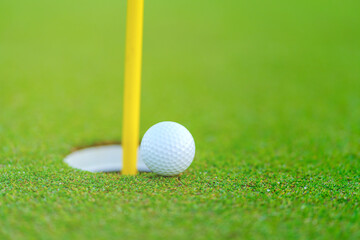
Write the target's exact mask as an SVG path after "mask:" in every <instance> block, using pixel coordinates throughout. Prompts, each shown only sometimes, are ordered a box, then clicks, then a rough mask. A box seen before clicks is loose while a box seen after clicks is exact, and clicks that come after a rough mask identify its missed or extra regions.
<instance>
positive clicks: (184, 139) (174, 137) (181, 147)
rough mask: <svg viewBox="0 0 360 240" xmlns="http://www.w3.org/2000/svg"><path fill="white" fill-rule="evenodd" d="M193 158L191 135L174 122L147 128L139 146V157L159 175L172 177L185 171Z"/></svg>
mask: <svg viewBox="0 0 360 240" xmlns="http://www.w3.org/2000/svg"><path fill="white" fill-rule="evenodd" d="M194 156H195V142H194V139H193V137H192V136H191V133H190V132H189V131H188V130H187V129H186V128H185V127H184V126H182V125H180V124H178V123H175V122H160V123H157V124H155V125H154V126H152V127H151V128H149V130H147V132H146V133H145V135H144V137H143V139H142V141H141V146H140V157H141V159H142V160H143V161H144V163H145V164H146V166H147V167H148V168H149V169H150V170H151V171H153V172H154V173H157V174H159V175H163V176H174V175H178V174H180V173H182V172H183V171H185V170H186V169H187V168H188V167H189V166H190V164H191V163H192V161H193V160H194Z"/></svg>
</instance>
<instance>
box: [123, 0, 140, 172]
mask: <svg viewBox="0 0 360 240" xmlns="http://www.w3.org/2000/svg"><path fill="white" fill-rule="evenodd" d="M143 12H144V0H128V2H127V18H126V49H125V86H124V110H123V111H124V112H123V130H122V131H123V135H122V145H123V169H122V174H124V175H135V174H136V173H137V167H136V165H137V164H136V162H137V148H138V146H139V124H140V86H141V57H142V37H143V18H144V17H143V14H144V13H143Z"/></svg>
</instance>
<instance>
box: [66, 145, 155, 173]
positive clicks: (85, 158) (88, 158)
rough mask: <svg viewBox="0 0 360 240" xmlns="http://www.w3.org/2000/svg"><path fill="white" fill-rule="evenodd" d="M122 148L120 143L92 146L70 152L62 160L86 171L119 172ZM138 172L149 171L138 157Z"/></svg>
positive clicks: (121, 164)
mask: <svg viewBox="0 0 360 240" xmlns="http://www.w3.org/2000/svg"><path fill="white" fill-rule="evenodd" d="M122 156H123V150H122V147H121V145H118V144H114V145H106V146H93V147H88V148H83V149H80V150H77V151H75V152H72V153H71V154H69V155H68V156H66V157H65V159H64V162H65V163H66V164H67V165H69V166H70V167H72V168H76V169H80V170H83V171H88V172H93V173H96V172H120V171H121V170H122V166H123V163H122ZM137 169H138V171H139V172H151V170H150V169H149V168H148V167H147V166H146V165H145V163H144V162H143V161H141V159H140V158H139V157H138V161H137Z"/></svg>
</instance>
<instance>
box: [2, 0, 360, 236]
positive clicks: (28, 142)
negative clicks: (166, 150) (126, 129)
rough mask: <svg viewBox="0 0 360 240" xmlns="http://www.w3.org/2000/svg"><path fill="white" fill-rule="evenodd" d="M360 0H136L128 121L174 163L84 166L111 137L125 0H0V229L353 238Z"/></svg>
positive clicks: (117, 135) (118, 105)
mask: <svg viewBox="0 0 360 240" xmlns="http://www.w3.org/2000/svg"><path fill="white" fill-rule="evenodd" d="M359 12H360V2H358V1H322V0H319V1H296V2H288V1H266V0H261V1H260V0H255V1H235V0H234V1H220V0H218V1H215V0H210V1H203V0H198V1H190V0H182V1H160V0H154V1H145V23H144V55H143V81H142V109H141V135H143V134H144V133H145V131H146V130H147V129H148V128H149V127H150V126H151V125H153V124H155V123H157V122H159V121H165V120H170V121H176V122H179V123H181V124H183V125H184V126H186V127H187V128H188V129H189V130H190V131H191V132H192V134H193V136H194V138H195V142H196V147H197V152H196V158H195V161H194V163H193V165H192V166H191V167H190V168H189V170H188V171H187V172H186V173H185V174H184V175H182V176H180V177H179V178H159V177H156V176H155V175H154V174H141V175H139V176H137V177H135V178H129V177H122V176H120V175H118V174H91V173H84V172H80V171H76V170H73V169H70V168H69V167H67V166H66V165H65V164H64V163H63V162H62V159H63V158H64V157H65V156H66V154H68V153H69V152H70V151H71V149H73V148H75V147H78V146H86V145H91V144H94V143H99V142H107V141H120V140H121V123H122V97H123V95H122V89H123V86H122V85H123V70H124V69H123V66H124V49H125V46H124V45H125V43H124V38H125V35H124V34H125V18H126V1H123V0H122V1H113V0H105V1H94V0H88V1H84V0H75V1H68V0H65V1H43V0H35V1H27V0H21V1H20V0H17V1H6V0H1V1H0V184H1V185H0V208H1V210H0V237H1V238H2V239H15V238H20V237H22V238H28V239H52V238H54V239H64V238H71V239H82V238H96V239H108V238H125V237H131V238H154V239H155V238H161V237H163V238H165V237H169V238H170V237H172V238H178V239H184V238H192V237H193V238H198V239H201V238H203V239H213V238H275V239H279V238H284V239H289V238H297V239H309V238H323V239H329V238H348V239H355V238H359V237H360V229H359V227H358V224H357V222H358V221H359V210H358V206H359V190H360V189H359V188H360V185H359V177H360V172H359V166H360V163H359V161H360V154H359V152H360V107H359V106H360V97H359V93H360V67H359V66H360V65H359V63H360V28H359V26H360V17H359Z"/></svg>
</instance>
